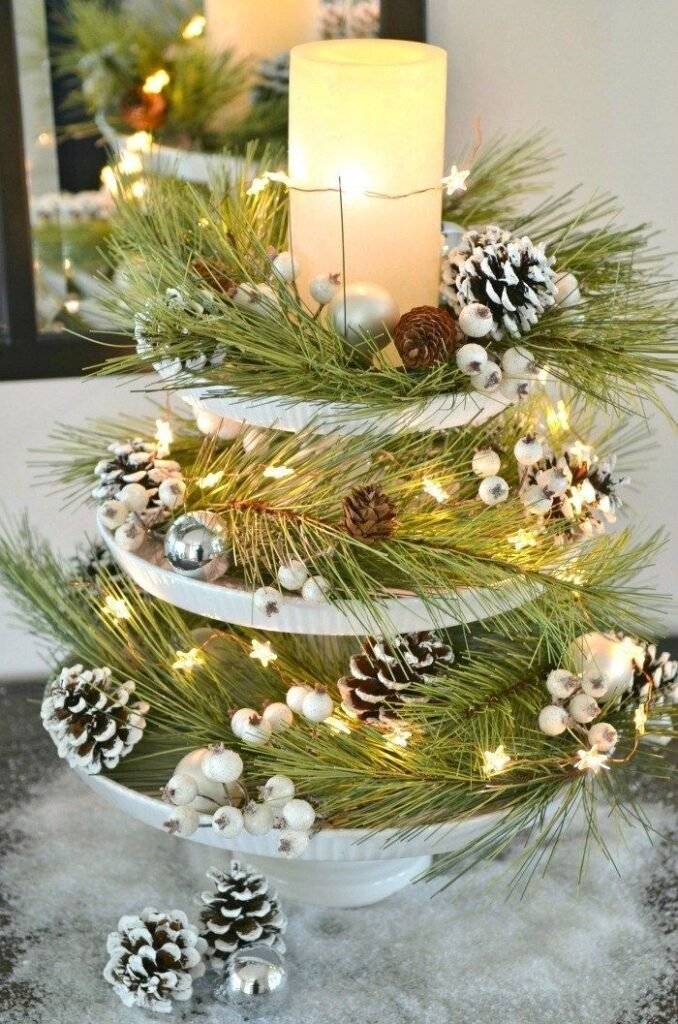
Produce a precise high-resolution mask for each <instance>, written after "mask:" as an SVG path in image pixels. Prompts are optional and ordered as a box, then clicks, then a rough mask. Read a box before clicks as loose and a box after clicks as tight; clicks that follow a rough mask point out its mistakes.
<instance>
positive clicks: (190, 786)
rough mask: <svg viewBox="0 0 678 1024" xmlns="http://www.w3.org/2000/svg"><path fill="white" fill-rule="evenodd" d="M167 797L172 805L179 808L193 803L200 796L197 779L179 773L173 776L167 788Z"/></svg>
mask: <svg viewBox="0 0 678 1024" xmlns="http://www.w3.org/2000/svg"><path fill="white" fill-rule="evenodd" d="M165 795H166V796H167V799H168V800H170V801H171V803H173V804H175V805H176V806H177V807H183V806H184V805H185V804H190V803H192V801H193V800H195V798H196V796H197V795H198V786H197V784H196V781H195V779H193V778H191V776H190V775H183V774H181V772H178V773H177V774H176V775H173V776H172V778H171V779H170V780H169V782H168V783H167V785H166V786H165Z"/></svg>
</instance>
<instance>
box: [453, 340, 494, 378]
mask: <svg viewBox="0 0 678 1024" xmlns="http://www.w3.org/2000/svg"><path fill="white" fill-rule="evenodd" d="M455 359H456V360H457V366H458V367H459V369H460V370H461V372H462V373H469V374H472V373H478V372H479V370H482V368H483V367H484V366H485V364H486V363H487V352H486V351H485V349H484V348H483V346H482V345H476V344H475V343H474V342H469V343H468V344H467V345H462V346H461V348H458V349H457V352H456V355H455Z"/></svg>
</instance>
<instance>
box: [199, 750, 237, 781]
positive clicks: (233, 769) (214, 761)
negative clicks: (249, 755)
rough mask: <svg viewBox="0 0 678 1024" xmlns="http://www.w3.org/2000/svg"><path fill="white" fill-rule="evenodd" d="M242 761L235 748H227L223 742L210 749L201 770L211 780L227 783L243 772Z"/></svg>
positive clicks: (235, 779)
mask: <svg viewBox="0 0 678 1024" xmlns="http://www.w3.org/2000/svg"><path fill="white" fill-rule="evenodd" d="M243 767H244V766H243V763H242V758H241V756H240V754H239V753H238V752H237V750H227V749H226V747H225V746H224V745H223V743H217V745H216V746H215V747H212V748H211V749H210V752H209V754H207V756H206V757H205V759H204V761H203V763H202V770H203V771H204V773H205V775H206V776H207V778H208V779H212V781H213V782H223V784H224V785H228V784H229V783H230V782H236V781H237V780H238V779H239V778H240V776H241V775H242V773H243Z"/></svg>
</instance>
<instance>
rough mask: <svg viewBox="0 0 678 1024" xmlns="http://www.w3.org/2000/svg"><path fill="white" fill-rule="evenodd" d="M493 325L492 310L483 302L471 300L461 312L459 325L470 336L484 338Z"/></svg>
mask: <svg viewBox="0 0 678 1024" xmlns="http://www.w3.org/2000/svg"><path fill="white" fill-rule="evenodd" d="M493 326H494V319H493V317H492V310H491V309H490V308H489V306H485V305H483V303H482V302H470V303H469V304H468V306H464V308H463V309H462V311H461V313H460V314H459V327H460V328H461V330H462V331H463V332H464V334H465V335H466V336H467V337H468V338H484V337H485V336H486V335H487V334H489V333H490V331H491V330H492V328H493Z"/></svg>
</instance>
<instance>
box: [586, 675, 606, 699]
mask: <svg viewBox="0 0 678 1024" xmlns="http://www.w3.org/2000/svg"><path fill="white" fill-rule="evenodd" d="M581 688H582V690H583V691H584V693H587V694H588V695H589V697H595V699H596V700H600V699H602V698H603V697H605V696H607V691H608V690H609V688H610V687H609V684H608V682H607V679H606V678H605V677H604V676H603V675H601V674H600V672H599V671H598V669H597V668H589V669H586V671H585V672H584V676H583V678H582V681H581Z"/></svg>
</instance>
